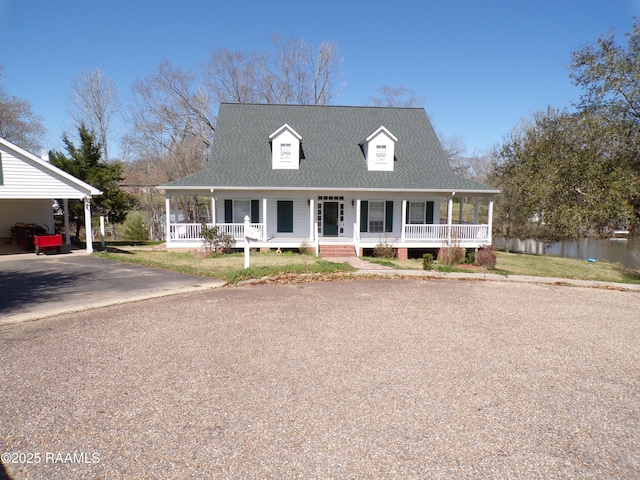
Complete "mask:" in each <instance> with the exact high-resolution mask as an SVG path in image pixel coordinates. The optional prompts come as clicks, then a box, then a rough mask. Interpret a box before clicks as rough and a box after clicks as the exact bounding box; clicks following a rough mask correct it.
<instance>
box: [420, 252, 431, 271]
mask: <svg viewBox="0 0 640 480" xmlns="http://www.w3.org/2000/svg"><path fill="white" fill-rule="evenodd" d="M422 268H423V269H424V270H433V254H432V253H425V254H424V255H423V256H422Z"/></svg>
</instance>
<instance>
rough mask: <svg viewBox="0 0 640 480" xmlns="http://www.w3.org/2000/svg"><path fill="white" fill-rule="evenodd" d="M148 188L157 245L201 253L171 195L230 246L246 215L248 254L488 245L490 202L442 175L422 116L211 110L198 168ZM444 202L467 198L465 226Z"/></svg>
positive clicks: (339, 110)
mask: <svg viewBox="0 0 640 480" xmlns="http://www.w3.org/2000/svg"><path fill="white" fill-rule="evenodd" d="M159 188H161V189H164V191H165V192H166V208H167V212H169V213H170V214H169V215H167V216H166V219H167V220H166V229H167V247H168V248H181V247H189V248H194V247H198V246H201V240H200V228H201V223H200V222H195V221H194V222H192V223H188V222H181V223H180V222H176V221H175V219H177V218H179V215H178V214H177V211H176V210H177V208H178V202H177V201H176V199H177V197H178V196H181V195H189V196H196V195H197V196H206V197H207V198H208V200H207V204H208V205H210V215H209V218H208V219H207V223H209V224H210V225H213V224H216V225H218V226H219V228H221V229H222V230H223V231H225V232H228V233H230V234H232V235H234V236H235V237H236V238H238V239H240V238H242V235H243V228H244V227H243V219H244V217H245V216H249V217H250V219H251V226H252V227H254V228H256V229H257V230H258V232H259V238H258V239H257V240H255V241H252V246H255V247H261V248H278V247H280V248H295V247H299V246H300V245H301V243H303V242H304V243H307V244H309V245H311V246H315V248H316V251H317V252H319V253H320V254H321V255H331V254H340V255H345V254H352V255H361V254H362V252H363V250H364V249H369V248H374V247H375V246H376V245H377V244H379V243H381V242H384V243H389V244H392V245H393V247H394V248H396V249H397V253H398V256H399V257H400V258H403V257H405V258H406V257H407V255H410V254H411V253H412V250H414V249H431V248H439V247H442V246H444V245H449V244H451V243H452V242H456V243H457V244H459V245H460V246H462V247H466V248H473V247H479V246H482V245H486V244H490V243H491V221H492V209H493V196H494V195H496V194H498V193H499V190H496V189H494V188H491V187H488V186H486V185H482V184H479V183H477V182H474V181H472V180H469V179H466V178H463V177H461V176H458V175H456V174H455V173H454V172H453V171H452V170H451V168H450V166H449V164H448V161H447V158H446V156H445V153H444V151H443V150H442V147H441V145H440V142H439V141H438V138H437V136H436V134H435V132H434V130H433V127H432V126H431V123H430V122H429V119H428V118H427V115H426V113H425V111H424V109H422V108H379V107H343V106H310V105H267V104H259V105H258V104H234V103H223V104H221V105H220V110H219V114H218V124H217V127H216V133H215V140H214V143H213V146H212V151H211V156H210V159H209V167H208V168H207V169H206V170H203V171H201V172H198V173H195V174H193V175H189V176H187V177H183V178H180V179H178V180H175V181H173V182H170V183H167V184H165V185H161V186H159ZM454 198H459V199H462V198H467V199H473V201H474V203H475V207H474V221H473V222H472V223H467V224H464V223H462V219H461V218H458V219H454V218H453V215H452V205H453V202H454ZM456 201H457V200H456ZM209 202H210V203H209ZM480 202H483V209H482V211H483V215H484V218H483V219H482V220H481V219H480V218H479V212H480V208H479V204H480ZM441 205H442V211H445V210H446V212H447V214H446V216H443V218H442V219H441V218H440V210H441ZM445 206H446V207H445ZM172 219H173V220H172Z"/></svg>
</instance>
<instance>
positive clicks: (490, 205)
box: [487, 197, 493, 243]
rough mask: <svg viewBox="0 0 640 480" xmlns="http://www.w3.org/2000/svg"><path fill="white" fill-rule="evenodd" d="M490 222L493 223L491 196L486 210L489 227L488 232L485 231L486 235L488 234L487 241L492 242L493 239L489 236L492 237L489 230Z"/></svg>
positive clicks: (491, 226) (491, 227)
mask: <svg viewBox="0 0 640 480" xmlns="http://www.w3.org/2000/svg"><path fill="white" fill-rule="evenodd" d="M492 223H493V197H491V198H490V199H489V209H488V210H487V224H488V225H489V227H488V228H489V232H488V233H487V235H488V238H487V241H488V242H489V243H492V242H493V239H492V238H491V237H492V235H491V231H492V229H493V225H492Z"/></svg>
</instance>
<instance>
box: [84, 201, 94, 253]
mask: <svg viewBox="0 0 640 480" xmlns="http://www.w3.org/2000/svg"><path fill="white" fill-rule="evenodd" d="M84 236H85V239H86V244H87V253H93V238H92V237H91V198H90V197H85V199H84Z"/></svg>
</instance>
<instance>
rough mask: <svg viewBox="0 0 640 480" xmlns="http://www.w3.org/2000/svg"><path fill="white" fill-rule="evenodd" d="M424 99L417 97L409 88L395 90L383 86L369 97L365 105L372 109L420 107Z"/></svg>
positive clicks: (401, 87) (402, 87) (400, 87)
mask: <svg viewBox="0 0 640 480" xmlns="http://www.w3.org/2000/svg"><path fill="white" fill-rule="evenodd" d="M424 101H425V98H424V97H419V96H417V95H416V93H415V92H414V91H413V90H411V89H410V88H407V87H404V86H402V85H401V86H399V87H397V88H393V87H390V86H389V85H383V86H382V87H379V88H377V89H376V91H375V94H374V95H372V96H371V97H369V100H368V102H367V105H371V106H373V107H405V108H413V107H420V106H422V105H423V104H424Z"/></svg>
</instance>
